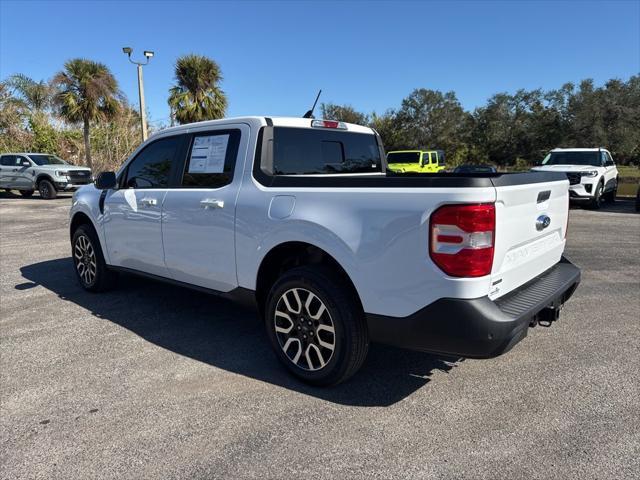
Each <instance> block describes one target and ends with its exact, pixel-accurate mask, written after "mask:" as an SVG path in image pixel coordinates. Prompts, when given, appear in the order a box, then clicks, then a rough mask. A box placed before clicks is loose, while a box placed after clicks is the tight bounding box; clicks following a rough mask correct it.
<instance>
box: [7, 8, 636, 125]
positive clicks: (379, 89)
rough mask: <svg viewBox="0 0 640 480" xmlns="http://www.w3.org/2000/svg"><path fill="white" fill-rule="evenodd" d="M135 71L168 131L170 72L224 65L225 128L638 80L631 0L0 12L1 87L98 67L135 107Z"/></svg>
mask: <svg viewBox="0 0 640 480" xmlns="http://www.w3.org/2000/svg"><path fill="white" fill-rule="evenodd" d="M123 46H130V47H132V48H133V49H134V54H138V55H141V53H142V50H146V49H149V50H154V51H155V52H156V56H155V57H154V58H153V59H152V61H151V64H150V65H149V66H147V67H145V70H144V75H145V89H146V100H147V109H148V111H149V112H150V117H151V120H152V122H156V123H157V122H165V123H167V122H168V116H169V109H168V107H167V104H166V98H167V90H168V89H169V87H170V86H171V83H172V81H173V64H174V62H175V59H176V58H177V57H178V56H179V55H181V54H185V53H198V54H203V55H207V56H209V57H211V58H213V59H215V60H216V61H217V62H218V63H219V64H220V66H221V68H222V71H223V75H224V81H223V83H222V88H223V89H224V91H225V92H226V93H227V95H228V99H229V110H228V115H229V116H236V115H259V114H269V115H302V114H303V113H304V112H305V111H306V110H307V109H308V107H309V106H310V103H311V102H312V101H313V98H314V96H315V94H316V92H317V90H318V89H319V88H322V89H323V95H322V97H321V101H325V102H334V103H348V104H351V105H353V106H354V107H355V108H356V109H358V110H361V111H365V112H371V111H374V110H375V111H376V112H383V111H385V110H386V109H388V108H395V107H397V106H399V104H400V102H401V100H402V98H403V97H405V96H407V95H408V94H409V93H410V92H411V91H412V90H413V89H414V88H419V87H425V88H431V89H436V90H442V91H449V90H453V91H455V92H456V93H457V95H458V98H459V99H460V101H461V102H462V104H463V105H464V106H465V107H466V108H468V109H473V108H474V107H476V106H479V105H482V104H483V103H484V102H485V101H486V99H487V98H488V97H490V96H491V95H492V94H494V93H496V92H501V91H509V92H512V91H515V90H517V89H518V88H526V89H533V88H538V87H540V88H544V89H550V88H556V87H559V86H561V85H562V84H563V83H565V82H568V81H573V82H577V81H579V80H581V79H584V78H593V79H594V80H595V81H596V83H597V84H602V83H603V82H605V81H606V80H608V79H610V78H614V77H616V78H622V79H627V78H628V77H629V76H631V75H634V74H638V72H639V71H640V1H638V0H635V1H634V0H630V1H617V2H616V1H607V2H604V1H602V2H596V1H593V2H580V1H568V2H554V1H535V2H534V1H522V2H517V1H512V2H508V1H492V2H482V1H471V2H469V1H459V2H456V1H449V2H384V1H376V2H365V1H359V2H332V1H325V2H311V1H308V2H251V1H244V2H206V1H199V2H187V1H184V2H179V1H176V0H173V1H148V2H144V1H143V2H136V1H126V2H125V1H122V2H107V1H105V2H88V1H87V2H81V1H66V2H65V1H58V2H55V1H49V2H38V1H22V2H14V1H7V0H0V78H5V77H6V76H8V75H10V74H13V73H17V72H21V73H25V74H27V75H29V76H30V77H33V78H35V79H42V78H45V79H46V78H50V77H52V76H53V74H54V73H55V72H57V71H59V70H60V69H61V68H62V66H63V63H64V61H65V60H67V59H69V58H74V57H86V58H91V59H94V60H98V61H101V62H103V63H105V64H106V65H107V66H108V67H109V68H110V69H111V70H112V72H113V73H114V74H115V76H116V78H117V80H118V82H119V84H120V87H121V89H122V90H123V91H124V92H125V94H126V95H127V96H128V98H129V99H130V101H132V103H134V105H137V102H138V94H137V87H136V72H135V67H134V66H133V65H131V64H129V63H128V61H127V59H126V56H125V55H124V54H123V53H122V50H121V48H122V47H123Z"/></svg>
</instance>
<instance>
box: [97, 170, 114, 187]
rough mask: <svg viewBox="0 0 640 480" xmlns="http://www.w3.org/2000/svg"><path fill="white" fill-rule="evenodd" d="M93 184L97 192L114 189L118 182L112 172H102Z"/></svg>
mask: <svg viewBox="0 0 640 480" xmlns="http://www.w3.org/2000/svg"><path fill="white" fill-rule="evenodd" d="M94 183H95V186H96V188H98V189H99V190H109V189H112V188H116V185H117V184H118V181H117V179H116V174H115V173H114V172H102V173H100V174H99V175H98V178H96V181H95V182H94Z"/></svg>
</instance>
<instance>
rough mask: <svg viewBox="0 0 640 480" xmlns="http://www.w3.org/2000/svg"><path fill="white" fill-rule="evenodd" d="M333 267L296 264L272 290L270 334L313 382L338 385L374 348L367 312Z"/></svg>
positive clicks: (284, 358) (281, 353)
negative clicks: (366, 318)
mask: <svg viewBox="0 0 640 480" xmlns="http://www.w3.org/2000/svg"><path fill="white" fill-rule="evenodd" d="M352 290H353V289H352V288H350V285H348V284H347V282H346V281H345V280H344V279H343V278H342V277H341V276H340V275H337V274H336V273H334V272H333V271H332V270H330V269H327V268H324V267H297V268H294V269H291V270H289V271H288V272H286V273H284V274H283V275H282V277H280V279H279V280H278V281H277V282H276V284H275V285H274V286H273V288H272V289H271V292H269V296H268V298H267V302H266V303H267V306H266V311H265V323H266V328H267V334H268V335H269V339H270V341H271V344H272V346H273V348H274V350H275V352H276V355H277V356H278V358H279V359H280V361H281V362H282V363H283V364H284V365H285V366H286V367H287V368H288V369H289V371H290V372H292V373H293V374H294V375H295V376H297V377H298V378H300V379H302V380H303V381H305V382H307V383H310V384H313V385H335V384H338V383H340V382H343V381H345V380H346V379H348V378H349V377H351V376H352V375H353V374H354V373H356V372H357V371H358V369H359V368H360V367H361V366H362V363H363V362H364V359H365V357H366V355H367V351H368V349H369V335H368V331H367V325H366V322H365V318H364V313H363V312H362V308H361V307H360V305H359V303H358V302H357V300H356V299H355V298H354V295H355V294H354V293H352Z"/></svg>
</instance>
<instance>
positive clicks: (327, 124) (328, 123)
mask: <svg viewBox="0 0 640 480" xmlns="http://www.w3.org/2000/svg"><path fill="white" fill-rule="evenodd" d="M311 126H312V127H316V128H318V127H319V128H337V129H339V130H346V129H347V125H346V124H345V123H344V122H338V121H336V120H312V121H311Z"/></svg>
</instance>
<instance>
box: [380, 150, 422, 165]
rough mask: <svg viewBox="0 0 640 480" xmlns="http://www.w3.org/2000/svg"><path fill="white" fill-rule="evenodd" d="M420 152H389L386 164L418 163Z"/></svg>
mask: <svg viewBox="0 0 640 480" xmlns="http://www.w3.org/2000/svg"><path fill="white" fill-rule="evenodd" d="M419 162H420V152H389V154H388V155H387V163H419Z"/></svg>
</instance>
